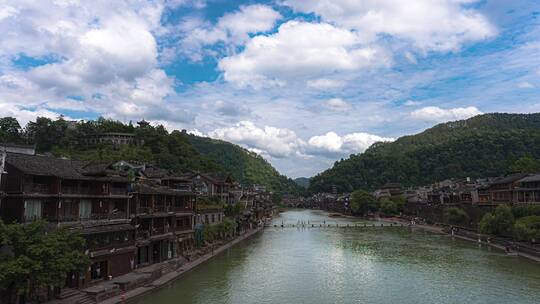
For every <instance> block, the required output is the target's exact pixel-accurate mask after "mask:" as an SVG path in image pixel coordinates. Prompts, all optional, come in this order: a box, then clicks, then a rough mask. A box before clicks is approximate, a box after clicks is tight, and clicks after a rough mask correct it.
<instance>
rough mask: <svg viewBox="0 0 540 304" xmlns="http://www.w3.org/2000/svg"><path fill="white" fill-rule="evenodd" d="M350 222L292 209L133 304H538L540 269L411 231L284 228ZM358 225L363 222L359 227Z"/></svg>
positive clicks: (484, 249)
mask: <svg viewBox="0 0 540 304" xmlns="http://www.w3.org/2000/svg"><path fill="white" fill-rule="evenodd" d="M282 221H283V222H284V223H289V224H296V223H297V222H298V221H304V222H306V223H307V222H308V221H309V223H310V226H311V224H315V225H316V226H317V224H320V223H323V221H324V222H325V223H326V225H328V224H333V223H336V222H339V223H340V224H347V223H350V224H354V223H359V222H361V220H351V219H342V218H337V219H336V218H330V217H328V215H327V214H326V213H323V212H320V211H310V210H293V211H287V212H285V213H282V214H281V215H280V216H279V217H276V218H275V219H274V223H275V224H277V225H278V227H270V228H266V229H265V230H264V231H263V232H262V233H259V234H257V235H256V236H254V237H252V238H251V239H249V240H246V241H244V242H242V243H241V244H239V245H236V246H234V247H232V248H230V249H229V250H227V251H226V252H225V253H223V254H221V255H219V256H217V257H215V258H213V259H211V260H210V261H208V262H207V263H205V264H203V265H200V266H198V267H197V268H195V269H193V270H192V271H190V272H188V273H186V274H184V275H183V276H181V277H180V278H179V279H178V280H176V281H175V282H174V283H172V284H171V285H169V286H167V287H165V288H163V289H160V290H159V291H158V292H155V293H152V294H149V295H147V296H145V297H143V298H142V299H140V300H138V301H137V302H136V303H139V304H150V303H152V304H157V303H182V304H191V303H197V304H199V303H200V304H210V303H212V304H213V303H231V304H247V303H250V304H251V303H253V304H255V303H257V304H263V303H269V304H270V303H272V304H288V303H306V304H319V303H321V304H322V303H363V304H371V303H373V304H385V303H402V304H409V303H410V304H421V303H426V304H433V303H448V304H451V303H489V304H494V303H501V304H502V303H504V304H509V303H512V304H517V303H524V304H525V303H531V304H532V303H535V304H537V303H540V264H539V263H535V262H531V261H528V260H525V259H523V258H520V257H513V256H507V255H506V254H504V253H503V252H501V251H498V250H495V249H490V248H487V247H485V246H483V247H479V246H478V245H477V244H474V243H471V242H466V241H462V240H459V239H455V240H454V239H452V238H451V237H449V236H444V235H436V234H432V233H428V232H424V231H420V230H411V229H409V228H401V227H393V228H391V227H388V228H381V227H375V228H354V229H353V228H349V229H346V228H335V227H334V228H318V227H317V228H304V229H302V228H281V227H279V226H280V225H281V222H282ZM359 224H363V222H362V223H359Z"/></svg>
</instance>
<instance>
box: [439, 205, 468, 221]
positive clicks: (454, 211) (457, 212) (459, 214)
mask: <svg viewBox="0 0 540 304" xmlns="http://www.w3.org/2000/svg"><path fill="white" fill-rule="evenodd" d="M443 220H444V222H445V223H447V224H451V225H461V226H466V225H467V224H469V221H470V218H469V215H468V214H467V212H465V210H463V209H461V208H457V207H450V208H445V209H444V211H443Z"/></svg>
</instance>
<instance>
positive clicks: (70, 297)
mask: <svg viewBox="0 0 540 304" xmlns="http://www.w3.org/2000/svg"><path fill="white" fill-rule="evenodd" d="M53 303H55V304H63V303H70V304H95V303H96V301H95V300H94V299H93V298H92V297H90V296H89V295H88V294H86V293H85V292H82V291H80V290H77V289H73V288H63V289H62V291H61V292H60V295H59V296H58V300H56V301H53Z"/></svg>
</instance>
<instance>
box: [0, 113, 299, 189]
mask: <svg viewBox="0 0 540 304" xmlns="http://www.w3.org/2000/svg"><path fill="white" fill-rule="evenodd" d="M103 134H112V135H111V136H124V135H122V134H128V137H129V134H133V135H132V136H131V137H129V140H132V141H133V142H132V144H130V145H112V144H109V143H100V142H99V138H100V136H102V135H103ZM122 138H125V136H124V137H122ZM122 140H127V139H122ZM3 141H9V142H14V143H26V144H35V146H36V150H37V151H38V152H39V153H52V154H53V155H55V156H58V157H62V156H63V157H69V158H73V159H82V160H90V161H96V162H113V161H117V160H131V161H140V162H146V163H151V164H155V165H157V166H160V167H162V168H166V169H171V170H175V171H177V172H182V171H185V170H194V171H201V172H216V173H228V174H231V176H232V177H233V179H234V180H235V181H238V182H240V183H244V184H259V185H264V186H266V187H267V189H269V190H272V191H274V192H276V193H279V194H285V193H292V194H300V193H302V192H303V191H305V189H303V188H301V187H299V186H298V185H296V184H295V183H294V181H293V180H291V179H289V178H287V177H285V176H283V175H281V174H279V172H278V171H277V170H276V169H274V167H272V165H270V164H269V163H268V162H267V161H266V160H264V159H263V158H262V157H261V156H259V155H257V154H255V153H252V152H249V151H247V150H246V149H244V148H241V147H240V146H237V145H234V144H231V143H228V142H225V141H220V140H213V139H210V138H204V137H198V136H195V135H190V134H188V133H187V132H185V131H177V130H175V131H172V132H168V131H167V130H166V129H165V128H164V127H163V126H152V125H150V124H149V123H148V122H146V121H144V120H143V121H140V122H138V123H137V125H133V124H132V123H131V122H130V123H129V124H124V123H122V122H119V121H115V120H111V119H104V118H99V119H97V120H90V121H66V120H64V119H63V118H59V119H56V120H51V119H48V118H45V117H38V118H37V119H36V121H33V122H29V123H28V124H27V126H26V127H25V128H24V129H23V128H21V127H20V125H19V123H18V122H17V120H16V119H14V118H11V117H4V118H0V142H3Z"/></svg>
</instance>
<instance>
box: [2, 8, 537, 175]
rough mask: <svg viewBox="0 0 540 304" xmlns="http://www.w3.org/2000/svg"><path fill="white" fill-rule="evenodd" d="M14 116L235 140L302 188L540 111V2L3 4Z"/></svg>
mask: <svg viewBox="0 0 540 304" xmlns="http://www.w3.org/2000/svg"><path fill="white" fill-rule="evenodd" d="M0 32H1V33H2V35H0V116H2V117H3V116H13V117H16V118H17V119H18V120H19V122H20V123H21V125H23V126H24V125H25V124H26V123H27V122H28V121H30V120H34V119H35V118H36V117H38V116H45V117H50V118H56V117H58V116H59V115H64V116H65V117H66V119H77V120H80V119H95V118H97V117H100V116H103V117H107V118H112V119H117V120H121V121H123V122H129V121H134V122H135V121H138V120H140V119H145V120H147V121H151V122H152V123H153V124H156V125H157V124H162V125H164V126H165V127H166V128H167V129H168V130H170V131H172V130H174V129H179V130H180V129H186V130H188V131H189V132H191V133H194V134H197V135H203V136H209V137H212V138H217V139H223V140H226V141H230V142H233V143H236V144H239V145H241V146H243V147H245V148H247V149H249V150H251V151H254V152H257V153H259V154H260V155H261V156H263V157H264V158H265V159H267V160H268V161H269V162H270V163H271V164H273V165H274V166H275V167H276V168H277V169H278V170H279V171H280V172H281V173H283V174H286V175H287V176H289V177H300V176H313V175H315V174H317V173H318V172H321V171H322V170H325V169H327V168H329V167H331V166H332V164H333V163H334V162H335V161H336V160H339V159H342V158H347V157H348V156H349V155H350V154H355V153H361V152H363V151H365V149H367V148H368V147H369V146H370V145H371V144H373V143H375V142H379V141H392V140H395V139H396V138H398V137H400V136H402V135H407V134H413V133H417V132H421V131H422V130H424V129H426V128H429V127H431V126H433V125H435V124H437V123H441V122H446V121H452V120H458V119H466V118H469V117H472V116H475V115H478V114H482V113H491V112H513V113H514V112H515V113H532V112H540V0H529V1H524V0H513V1H507V0H483V1H480V0H415V1H402V0H274V1H238V0H153V1H137V0H133V1H130V0H115V1H100V0H94V1H78V0H39V1H27V0H16V1H11V0H0Z"/></svg>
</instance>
